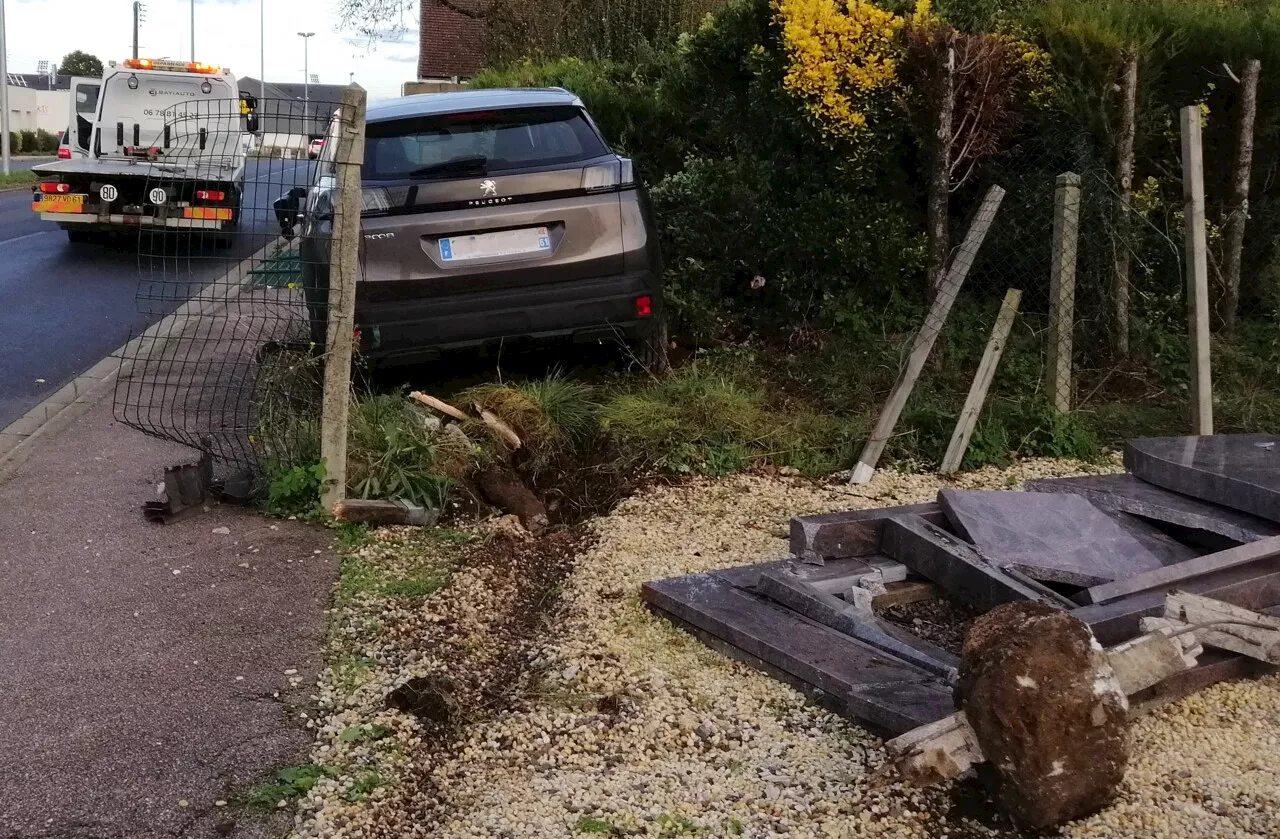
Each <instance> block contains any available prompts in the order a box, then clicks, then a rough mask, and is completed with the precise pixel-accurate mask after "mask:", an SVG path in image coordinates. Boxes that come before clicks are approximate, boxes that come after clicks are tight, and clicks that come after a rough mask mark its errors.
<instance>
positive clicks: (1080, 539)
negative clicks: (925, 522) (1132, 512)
mask: <svg viewBox="0 0 1280 839" xmlns="http://www.w3.org/2000/svg"><path fill="white" fill-rule="evenodd" d="M938 503H939V505H941V507H942V510H943V512H944V513H946V516H947V519H948V521H949V522H950V523H951V527H952V530H954V531H955V532H956V534H958V535H960V536H962V537H963V538H965V539H967V540H968V541H969V542H971V543H972V544H973V546H974V547H975V548H977V549H978V551H979V553H981V554H982V555H983V556H984V557H986V558H987V559H988V560H990V561H991V562H992V563H993V564H994V565H997V566H1005V565H1017V566H1019V567H1020V568H1021V569H1022V570H1023V571H1024V573H1027V574H1028V575H1029V576H1032V577H1036V578H1037V579H1046V580H1047V581H1050V582H1062V583H1068V584H1071V585H1083V586H1090V585H1096V584H1098V583H1100V582H1107V581H1111V580H1122V579H1124V578H1126V577H1131V576H1133V575H1134V574H1140V573H1142V572H1143V571H1150V570H1153V569H1156V568H1162V567H1164V565H1165V563H1164V562H1163V561H1161V559H1160V557H1158V556H1157V555H1155V554H1154V553H1152V552H1151V551H1150V550H1148V549H1147V548H1146V547H1145V546H1144V545H1143V544H1142V543H1141V542H1139V541H1138V540H1137V539H1135V538H1134V537H1133V536H1132V535H1130V534H1129V533H1128V532H1126V531H1125V529H1124V528H1122V527H1120V525H1118V524H1117V523H1116V522H1115V521H1114V520H1113V519H1112V518H1111V517H1110V516H1108V515H1106V514H1105V513H1103V512H1102V511H1100V510H1099V509H1098V508H1097V507H1094V506H1093V505H1092V504H1090V503H1089V502H1088V501H1087V500H1085V499H1084V498H1082V497H1081V496H1079V495H1062V494H1045V493H1035V492H1006V491H1001V490H955V489H944V490H941V491H940V492H939V493H938ZM1037 572H1039V576H1038V575H1037Z"/></svg>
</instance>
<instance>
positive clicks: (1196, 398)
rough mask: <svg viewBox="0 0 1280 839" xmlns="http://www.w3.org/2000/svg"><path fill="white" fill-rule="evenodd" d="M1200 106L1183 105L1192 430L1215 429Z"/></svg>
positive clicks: (1183, 163)
mask: <svg viewBox="0 0 1280 839" xmlns="http://www.w3.org/2000/svg"><path fill="white" fill-rule="evenodd" d="M1200 116H1201V115H1200V108H1199V106H1197V105H1188V106H1187V107H1185V108H1183V109H1182V197H1183V200H1184V201H1185V204H1186V207H1185V215H1186V225H1187V226H1186V247H1187V319H1188V324H1189V329H1188V338H1189V339H1190V341H1191V430H1192V431H1193V432H1194V433H1196V434H1212V433H1213V382H1212V379H1211V373H1210V365H1209V360H1210V343H1209V260H1208V251H1207V247H1206V244H1205V218H1204V215H1205V214H1204V158H1203V156H1202V155H1203V151H1202V148H1201V143H1200Z"/></svg>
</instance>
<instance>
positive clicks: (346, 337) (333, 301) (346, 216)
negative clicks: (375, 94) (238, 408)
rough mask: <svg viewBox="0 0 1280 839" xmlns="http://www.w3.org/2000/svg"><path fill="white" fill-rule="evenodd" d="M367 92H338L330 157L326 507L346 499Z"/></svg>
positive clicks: (323, 438)
mask: <svg viewBox="0 0 1280 839" xmlns="http://www.w3.org/2000/svg"><path fill="white" fill-rule="evenodd" d="M366 99H367V97H366V94H365V91H364V89H363V88H361V87H360V86H359V85H351V86H350V87H348V88H347V89H346V90H344V91H343V92H342V109H341V115H342V116H341V127H340V129H339V131H338V137H337V149H336V151H335V154H334V158H333V165H334V166H335V168H336V170H337V171H336V173H335V174H336V184H335V189H336V194H335V200H334V215H333V239H332V241H331V243H330V255H329V264H330V267H329V309H328V311H329V325H328V330H327V332H326V336H327V337H326V340H325V364H324V396H323V402H322V403H321V409H320V457H321V458H322V459H323V460H324V463H325V479H324V486H323V487H322V489H321V493H320V502H321V504H323V505H324V508H325V509H326V510H332V509H333V506H334V505H335V504H337V503H338V502H339V501H342V500H343V499H344V498H345V497H346V492H347V424H348V423H347V420H348V417H349V415H350V412H351V357H352V349H353V348H352V344H353V342H354V336H353V332H354V329H355V310H356V280H357V279H358V277H359V273H360V263H359V252H360V206H361V205H360V167H361V165H362V164H363V162H364V133H365V105H366Z"/></svg>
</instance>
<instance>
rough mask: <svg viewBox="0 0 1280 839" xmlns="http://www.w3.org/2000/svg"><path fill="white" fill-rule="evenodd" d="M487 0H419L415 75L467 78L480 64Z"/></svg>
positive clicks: (482, 56)
mask: <svg viewBox="0 0 1280 839" xmlns="http://www.w3.org/2000/svg"><path fill="white" fill-rule="evenodd" d="M487 5H488V0H422V27H421V32H420V35H419V37H420V39H421V40H420V42H419V46H418V78H420V79H438V78H452V77H453V76H461V77H464V78H466V77H469V76H472V75H475V73H476V71H477V70H479V69H480V68H481V67H482V66H483V65H484V33H485V28H484V20H483V14H484V11H485V8H486V7H487Z"/></svg>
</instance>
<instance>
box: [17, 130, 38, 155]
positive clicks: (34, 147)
mask: <svg viewBox="0 0 1280 839" xmlns="http://www.w3.org/2000/svg"><path fill="white" fill-rule="evenodd" d="M18 134H19V135H20V136H21V137H22V150H23V151H24V152H25V153H27V154H31V153H33V152H38V151H40V144H39V142H38V141H37V140H36V132H34V131H19V132H18Z"/></svg>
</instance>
